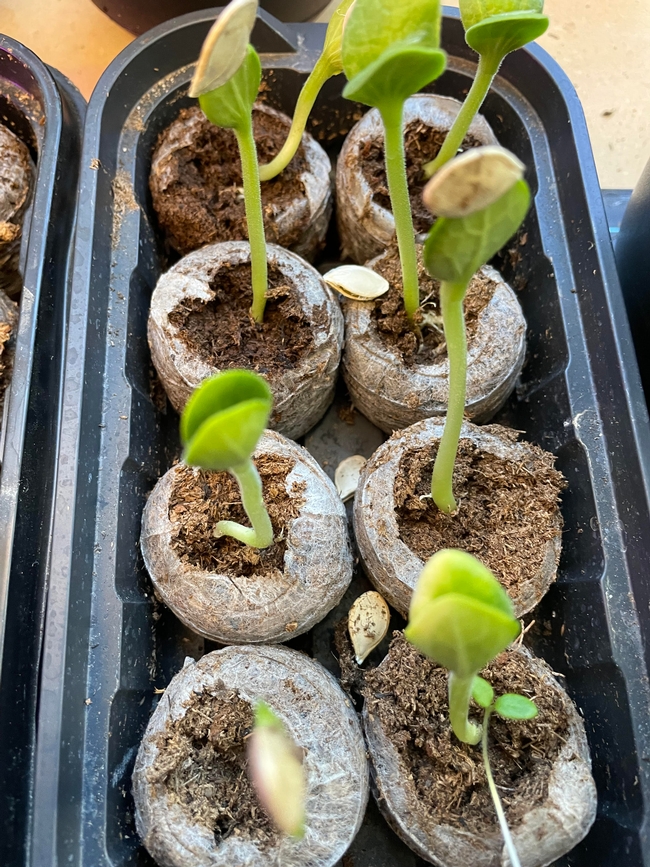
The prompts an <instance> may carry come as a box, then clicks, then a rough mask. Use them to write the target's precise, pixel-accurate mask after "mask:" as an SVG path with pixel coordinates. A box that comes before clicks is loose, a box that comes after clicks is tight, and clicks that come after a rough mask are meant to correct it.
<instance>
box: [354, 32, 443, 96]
mask: <svg viewBox="0 0 650 867" xmlns="http://www.w3.org/2000/svg"><path fill="white" fill-rule="evenodd" d="M446 63H447V56H446V54H445V53H444V51H440V50H438V49H437V48H428V47H426V46H423V45H416V44H412V43H406V42H399V43H397V44H395V45H392V46H391V47H390V48H388V49H386V51H384V52H383V54H381V55H380V56H379V57H378V58H377V60H375V61H374V62H373V63H371V64H370V65H369V66H367V67H366V68H365V69H363V70H362V71H361V72H359V73H358V75H356V76H355V77H354V78H353V79H352V80H351V81H349V82H348V84H347V85H346V87H345V89H344V90H343V96H344V97H345V98H346V99H350V100H356V101H357V102H362V103H364V105H370V106H375V107H381V106H382V105H384V104H386V103H387V102H397V101H398V102H404V100H406V99H408V97H409V96H411V95H412V94H414V93H417V92H418V91H419V90H421V89H422V88H423V87H425V86H426V85H427V84H429V82H431V81H433V80H434V79H436V78H438V76H440V75H441V74H442V73H443V71H444V69H445V65H446Z"/></svg>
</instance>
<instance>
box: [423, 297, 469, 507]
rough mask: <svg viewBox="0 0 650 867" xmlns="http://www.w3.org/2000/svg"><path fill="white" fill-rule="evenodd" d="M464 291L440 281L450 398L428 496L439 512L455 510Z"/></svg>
mask: <svg viewBox="0 0 650 867" xmlns="http://www.w3.org/2000/svg"><path fill="white" fill-rule="evenodd" d="M466 291H467V284H465V283H446V282H445V281H443V282H442V283H441V284H440V307H441V310H442V322H443V326H444V330H445V340H446V341H447V357H448V359H449V398H448V402H447V417H446V419H445V428H444V430H443V433H442V438H441V440H440V446H439V448H438V454H437V455H436V460H435V463H434V465H433V476H432V478H431V496H432V497H433V501H434V503H435V504H436V506H437V507H438V508H439V509H440V511H441V512H447V513H448V514H451V513H452V512H455V511H456V508H457V506H456V500H455V499H454V491H453V484H452V481H453V475H454V464H455V463H456V454H457V452H458V441H459V439H460V429H461V427H462V425H463V416H464V414H465V391H466V384H467V383H466V380H467V338H466V335H465V312H464V310H463V299H464V298H465V292H466Z"/></svg>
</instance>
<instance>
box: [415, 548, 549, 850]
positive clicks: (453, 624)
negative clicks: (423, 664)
mask: <svg viewBox="0 0 650 867" xmlns="http://www.w3.org/2000/svg"><path fill="white" fill-rule="evenodd" d="M519 632H520V625H519V622H518V621H517V620H516V618H515V617H514V614H513V608H512V602H511V601H510V599H509V597H508V594H507V593H506V592H505V590H504V589H503V587H502V586H501V585H500V584H499V582H498V581H497V579H496V578H495V577H494V575H493V574H492V573H491V572H490V570H489V569H487V568H486V567H485V566H484V565H483V564H482V563H481V562H480V561H479V560H477V559H476V558H475V557H472V555H471V554H468V553H466V552H465V551H457V550H443V551H438V553H437V554H435V555H434V556H433V557H432V558H431V559H430V560H429V561H428V562H427V564H426V565H425V567H424V569H423V570H422V572H421V574H420V577H419V579H418V582H417V584H416V587H415V590H414V591H413V597H412V599H411V606H410V609H409V623H408V626H407V627H406V629H405V630H404V635H405V637H406V639H407V640H408V641H410V642H411V644H413V645H414V646H415V647H416V648H417V649H418V650H419V651H420V652H421V653H424V654H425V656H428V657H430V658H431V659H433V660H434V661H435V662H437V663H438V664H440V665H443V666H444V667H445V668H446V669H448V671H449V720H450V723H451V727H452V730H453V732H454V734H455V735H456V737H457V738H458V739H459V740H460V741H462V742H463V743H466V744H471V745H476V744H478V743H479V741H480V742H481V748H482V757H483V764H484V766H485V773H486V777H487V781H488V787H489V789H490V794H491V796H492V800H493V802H494V807H495V810H496V813H497V817H498V819H499V825H500V827H501V832H502V834H503V839H504V841H505V844H506V849H507V851H508V856H509V858H510V863H511V865H512V867H520V862H519V858H518V856H517V852H516V850H515V847H514V843H513V841H512V835H511V834H510V829H509V828H508V823H507V821H506V817H505V813H504V810H503V806H502V804H501V800H500V798H499V793H498V791H497V788H496V784H495V782H494V777H493V776H492V769H491V767H490V760H489V754H488V729H489V723H490V717H491V715H492V714H493V713H496V714H498V715H499V716H502V717H504V718H506V719H533V718H534V717H535V716H536V715H537V707H536V706H535V704H534V703H533V702H532V701H531V700H530V699H528V698H526V697H525V696H522V695H515V694H510V693H508V694H506V695H501V696H499V697H498V698H497V699H496V700H495V697H494V690H493V689H492V686H491V685H490V684H489V683H488V682H487V681H486V680H484V679H483V678H482V677H479V674H478V673H479V671H481V669H483V668H485V666H486V665H488V663H490V662H491V661H492V660H493V659H494V658H495V656H497V654H499V653H501V651H502V650H505V649H506V647H507V646H508V645H509V644H510V643H511V642H512V641H514V639H515V638H517V636H518V635H519ZM471 698H473V699H474V701H475V702H476V703H477V704H478V705H479V706H480V707H481V708H483V711H484V714H483V724H482V725H477V724H476V723H473V722H471V721H470V720H469V702H470V699H471Z"/></svg>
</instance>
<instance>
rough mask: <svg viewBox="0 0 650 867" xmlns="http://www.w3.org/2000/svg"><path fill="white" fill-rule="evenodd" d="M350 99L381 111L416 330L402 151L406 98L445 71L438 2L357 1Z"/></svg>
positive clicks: (352, 15) (351, 25) (349, 49)
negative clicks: (441, 47) (441, 48)
mask: <svg viewBox="0 0 650 867" xmlns="http://www.w3.org/2000/svg"><path fill="white" fill-rule="evenodd" d="M342 57H343V70H344V72H345V75H346V77H347V79H348V83H347V85H346V87H345V89H344V91H343V96H345V97H346V98H347V99H351V100H357V101H358V102H362V103H364V104H365V105H370V106H373V107H375V108H377V109H378V110H379V113H380V114H381V118H382V123H383V125H384V135H385V144H384V152H385V158H386V176H387V179H388V189H389V192H390V200H391V205H392V209H393V216H394V218H395V233H396V235H397V245H398V247H399V254H400V261H401V266H402V282H403V287H404V307H405V309H406V313H407V316H408V319H409V321H410V323H411V326H412V327H413V328H414V329H415V313H416V311H417V309H418V307H419V304H420V293H419V287H418V269H417V256H416V251H415V234H414V231H413V218H412V215H411V202H410V199H409V191H408V183H407V177H406V159H405V154H404V134H403V125H404V124H403V115H404V102H405V101H406V99H408V97H409V96H412V95H413V94H414V93H417V92H418V91H419V90H420V89H421V88H423V87H424V86H425V85H427V84H429V82H431V81H433V80H434V79H436V78H438V76H439V75H441V74H442V72H443V70H444V68H445V64H446V55H445V53H444V52H443V51H441V50H440V3H439V0H401V2H399V3H396V2H395V0H356V2H355V3H354V5H353V6H352V8H351V9H350V12H349V15H348V17H347V21H346V22H345V27H344V30H343V47H342Z"/></svg>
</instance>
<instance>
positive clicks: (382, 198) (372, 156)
mask: <svg viewBox="0 0 650 867" xmlns="http://www.w3.org/2000/svg"><path fill="white" fill-rule="evenodd" d="M446 137H447V132H446V130H439V129H436V128H435V127H430V126H428V125H427V124H426V123H422V121H421V120H416V121H411V123H409V124H407V125H406V132H405V139H404V147H405V151H406V176H407V179H408V187H409V195H410V198H411V213H412V214H413V227H414V229H415V231H416V232H417V233H419V232H427V231H428V230H429V229H430V228H431V224H432V223H433V217H432V216H431V213H430V212H429V211H427V209H426V208H425V207H424V203H423V202H422V190H423V189H424V187H425V185H426V183H427V179H426V178H425V177H424V176H423V174H422V168H423V166H424V164H425V163H428V162H430V161H431V160H432V159H434V158H435V157H437V156H438V151H439V150H440V148H441V147H442V145H443V142H444V140H445V138H446ZM480 145H481V142H480V141H479V140H478V139H475V138H474V136H471V135H467V136H465V138H464V139H463V143H462V145H461V150H463V151H465V150H467V149H468V148H475V147H480ZM359 164H360V166H361V170H362V171H363V176H364V178H365V179H366V181H367V183H368V184H369V185H370V188H371V189H372V190H373V196H372V199H373V201H374V202H375V204H377V205H379V206H380V207H382V208H385V209H386V210H387V211H391V210H392V206H391V203H390V194H389V192H388V179H387V178H386V163H385V160H384V145H383V142H381V143H380V142H377V141H376V140H375V139H372V140H370V141H366V142H364V144H363V145H362V146H361V147H360V149H359Z"/></svg>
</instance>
